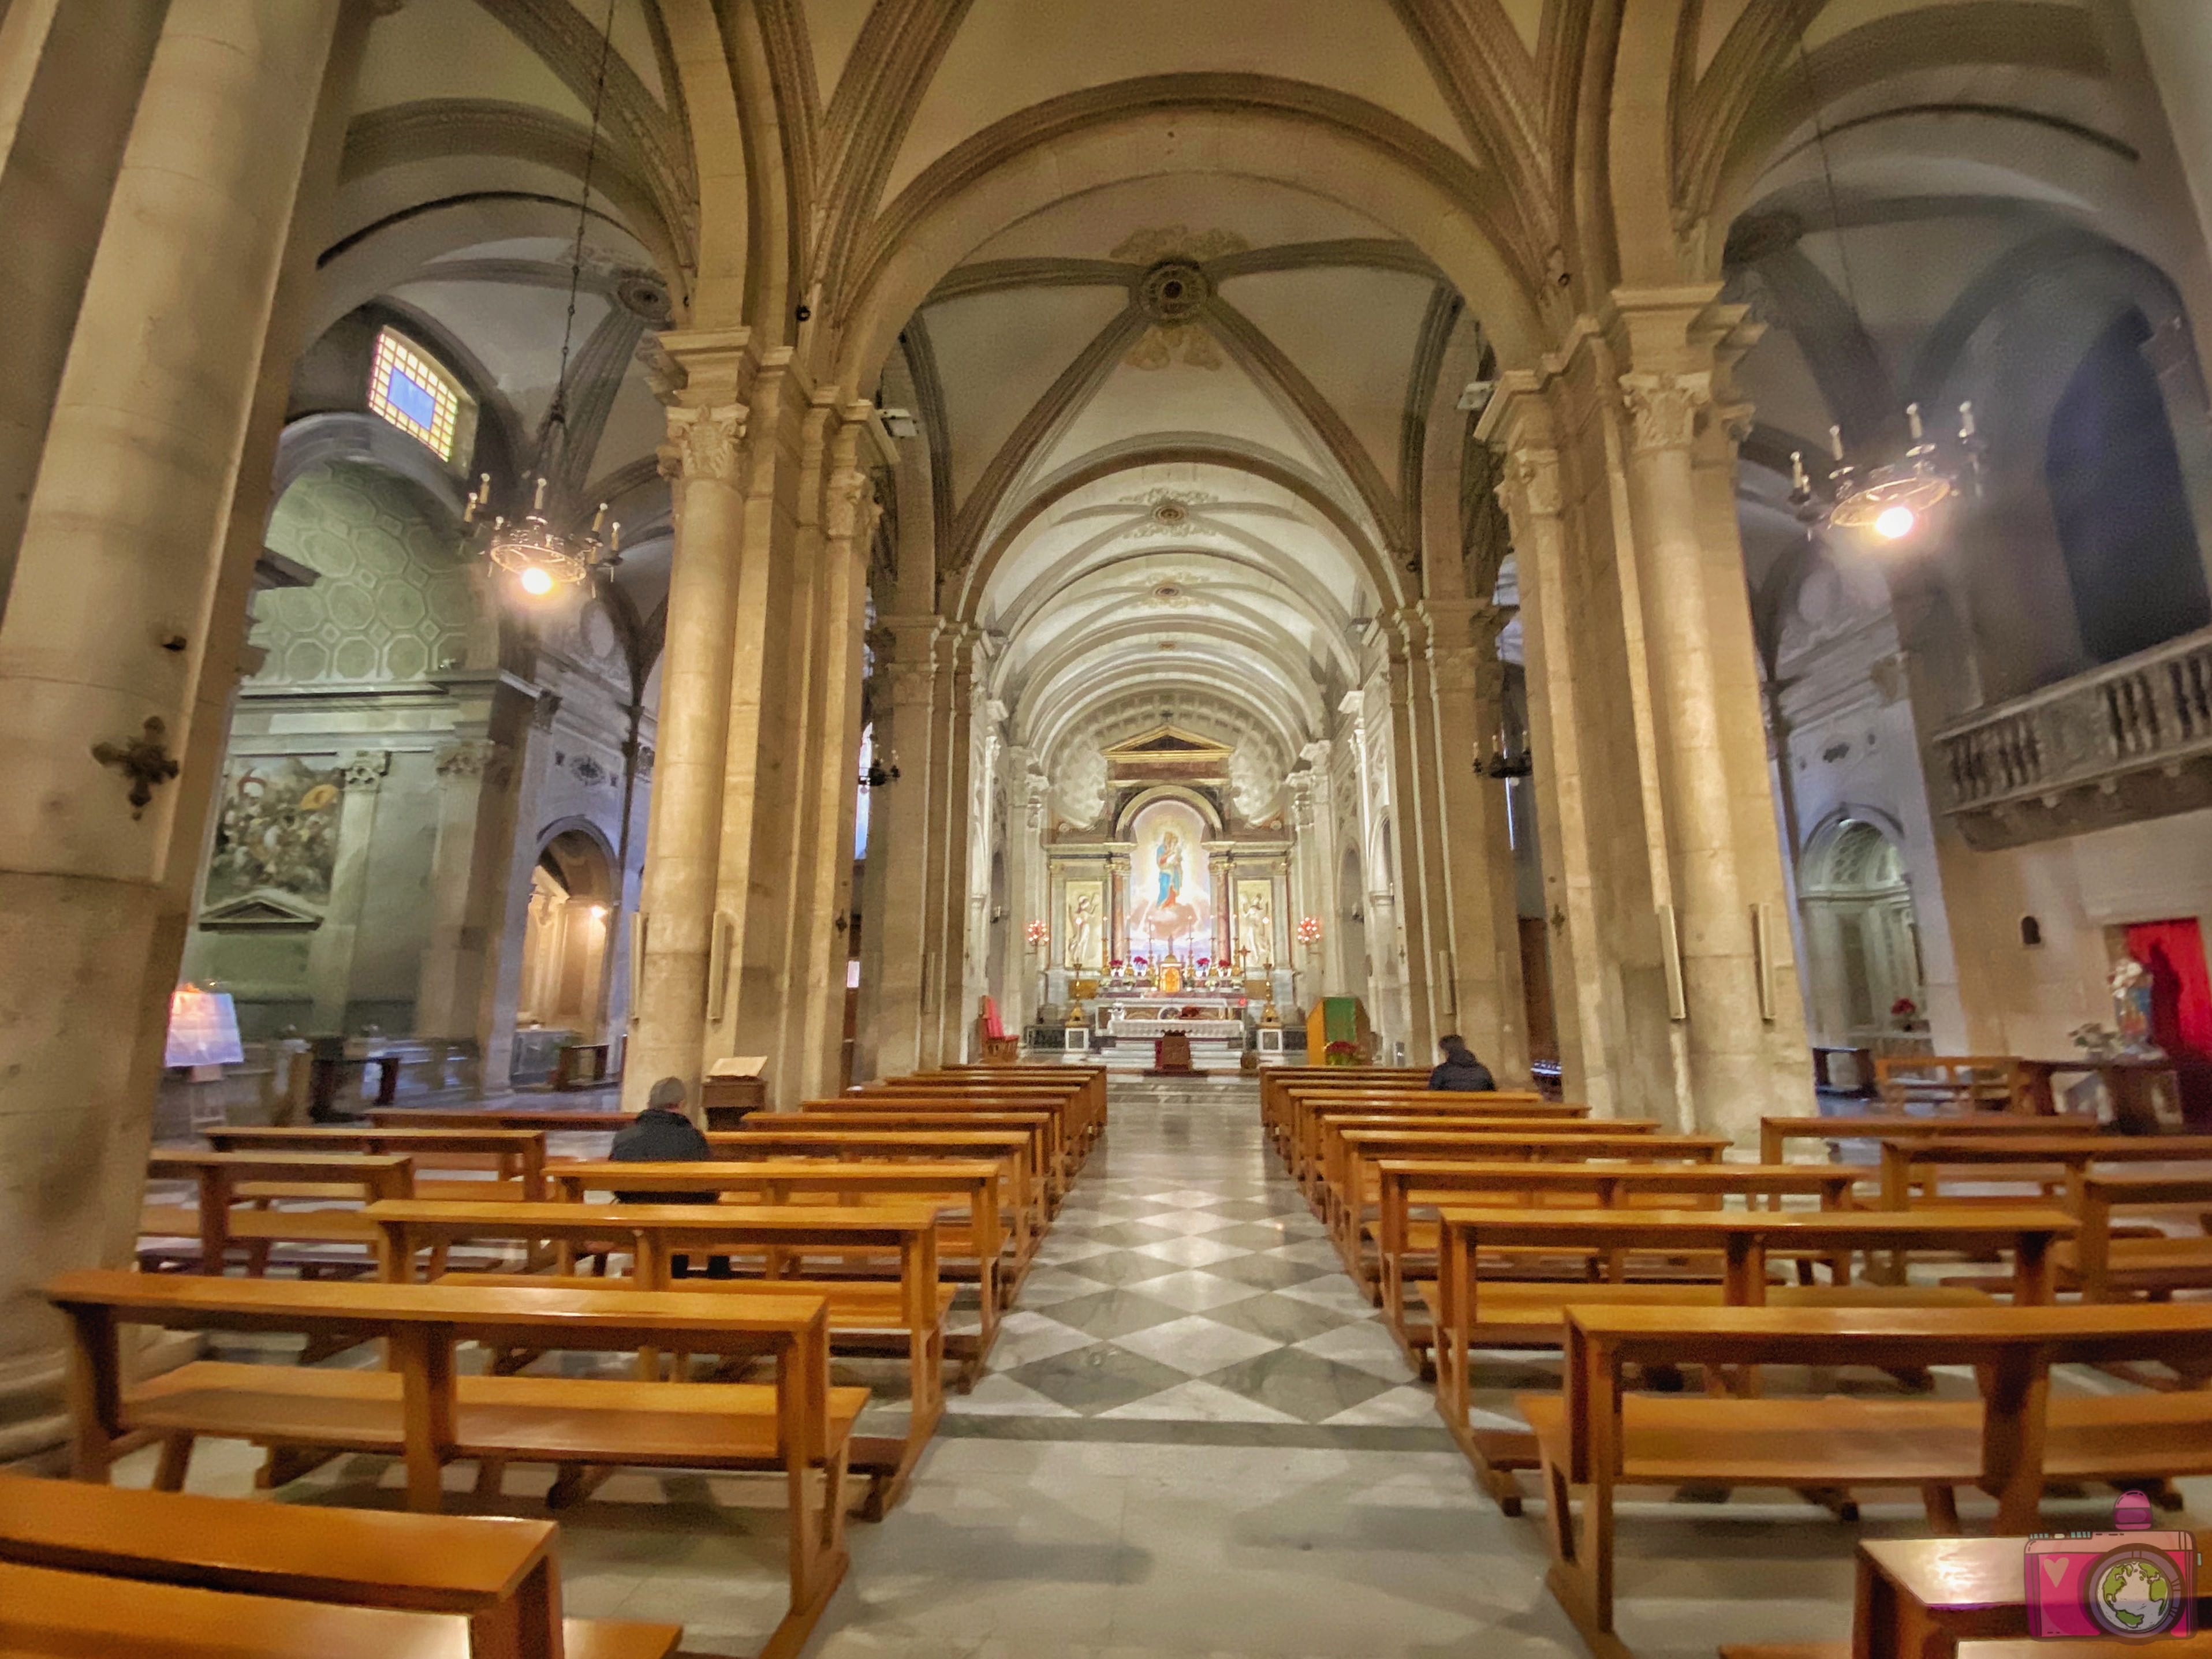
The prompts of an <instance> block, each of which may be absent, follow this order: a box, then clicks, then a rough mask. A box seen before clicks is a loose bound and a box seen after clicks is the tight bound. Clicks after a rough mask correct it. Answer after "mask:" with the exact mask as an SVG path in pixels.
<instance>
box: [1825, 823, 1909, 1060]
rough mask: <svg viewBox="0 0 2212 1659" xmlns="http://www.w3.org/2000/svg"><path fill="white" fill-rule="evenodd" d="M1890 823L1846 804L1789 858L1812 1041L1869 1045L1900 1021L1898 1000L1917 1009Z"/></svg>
mask: <svg viewBox="0 0 2212 1659" xmlns="http://www.w3.org/2000/svg"><path fill="white" fill-rule="evenodd" d="M1900 840H1901V838H1900V835H1899V831H1898V827H1897V826H1896V825H1894V824H1893V823H1891V822H1890V821H1889V820H1887V818H1885V817H1884V816H1882V815H1881V814H1876V813H1874V812H1872V811H1869V810H1868V809H1866V808H1858V807H1845V808H1841V809H1839V810H1838V812H1836V813H1835V814H1832V815H1831V816H1830V817H1829V818H1828V819H1827V820H1826V821H1825V822H1824V823H1822V824H1821V825H1820V827H1819V828H1817V829H1815V830H1814V832H1813V833H1812V835H1811V836H1810V837H1809V838H1808V839H1807V841H1806V844H1805V849H1804V851H1803V852H1802V854H1800V855H1799V858H1798V865H1797V896H1798V905H1799V909H1800V910H1801V911H1802V915H1803V917H1804V923H1805V946H1806V953H1807V963H1806V966H1807V969H1808V972H1807V984H1808V1002H1810V1004H1811V1007H1810V1009H1809V1012H1810V1014H1811V1016H1812V1018H1811V1025H1812V1027H1813V1032H1814V1040H1815V1041H1816V1042H1826V1043H1829V1044H1836V1045H1838V1046H1847V1047H1851V1048H1873V1047H1876V1046H1879V1045H1881V1044H1883V1043H1884V1042H1885V1041H1886V1040H1887V1039H1890V1038H1894V1037H1895V1036H1897V1035H1898V1034H1899V1033H1900V1032H1902V1031H1903V1030H1905V1027H1906V1025H1907V1023H1908V1022H1907V1020H1905V1017H1903V1016H1901V1015H1899V1014H1893V1012H1892V1010H1893V1008H1895V1007H1896V1006H1897V1004H1898V1003H1899V1000H1900V999H1905V1000H1909V1001H1910V1002H1911V1003H1912V1004H1913V1006H1914V1008H1915V1009H1916V1010H1917V1013H1916V1015H1915V1016H1914V1017H1913V1020H1912V1021H1911V1023H1913V1024H1917V1023H1918V1021H1919V1020H1921V1019H1923V1018H1924V1017H1925V1013H1926V1009H1927V1006H1928V996H1927V991H1926V989H1925V985H1924V983H1923V972H1922V967H1921V960H1920V938H1919V923H1918V920H1917V917H1916V916H1915V914H1914V911H1913V905H1912V892H1911V886H1910V884H1909V883H1908V882H1907V881H1906V880H1905V855H1904V851H1903V848H1902V846H1901V845H1900Z"/></svg>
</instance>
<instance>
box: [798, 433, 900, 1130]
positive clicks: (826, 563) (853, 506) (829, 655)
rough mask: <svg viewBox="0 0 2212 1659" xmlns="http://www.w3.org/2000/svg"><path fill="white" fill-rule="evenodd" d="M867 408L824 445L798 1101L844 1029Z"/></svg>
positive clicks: (826, 1085)
mask: <svg viewBox="0 0 2212 1659" xmlns="http://www.w3.org/2000/svg"><path fill="white" fill-rule="evenodd" d="M866 419H867V409H866V406H865V405H854V406H852V407H850V408H848V409H847V410H846V411H845V424H844V425H843V427H842V428H841V429H840V431H839V432H838V433H837V436H836V439H835V440H834V443H833V448H832V457H833V460H834V463H835V465H834V468H833V469H832V471H831V472H830V475H829V485H828V493H827V500H826V502H825V505H824V509H823V543H822V559H821V595H820V598H821V603H820V606H819V608H818V609H819V614H820V616H821V619H822V621H821V630H820V633H818V634H817V642H818V644H819V646H820V657H819V663H818V667H817V674H816V681H817V686H818V687H819V690H820V697H821V714H820V730H821V732H822V742H821V743H820V744H819V745H818V746H817V748H816V751H815V754H814V755H813V757H812V764H813V767H814V772H813V777H812V778H811V780H809V784H808V786H809V787H810V788H811V789H812V790H814V792H815V795H816V804H815V812H816V821H815V833H814V839H813V844H812V845H811V846H810V847H809V848H808V849H807V851H806V857H805V868H804V869H803V871H802V873H803V875H805V877H806V878H808V879H809V880H810V881H811V894H812V900H811V905H809V907H808V911H807V915H806V918H805V926H804V928H803V929H801V932H800V937H801V938H802V940H804V942H805V946H806V955H805V978H804V981H803V984H801V986H800V988H799V997H800V1002H801V1006H802V1007H803V1008H804V1010H805V1015H804V1017H805V1040H804V1044H803V1047H802V1050H801V1053H800V1069H799V1076H798V1085H799V1098H800V1099H816V1098H817V1097H819V1096H823V1095H829V1094H835V1093H836V1089H837V1077H838V1054H839V1050H840V1049H841V1048H842V1044H843V1042H844V1032H845V965H846V963H847V961H848V960H849V947H850V941H851V937H852V935H851V934H850V932H849V931H848V928H849V925H850V923H849V917H850V916H851V914H852V908H853V819H854V811H855V808H856V805H857V802H858V799H859V795H860V772H859V770H858V768H859V766H860V663H861V652H862V651H863V649H864V646H865V642H864V639H863V635H864V634H865V633H866V627H867V609H868V557H869V551H870V549H871V548H872V546H873V545H874V541H875V534H876V520H877V518H878V515H879V513H880V512H881V511H882V510H881V509H880V508H879V507H878V506H877V505H876V497H875V489H874V486H873V485H872V484H871V482H870V481H869V479H868V475H867V474H866V473H865V472H863V471H862V470H861V469H860V443H861V441H862V440H863V439H866V436H867V428H866V424H865V422H866Z"/></svg>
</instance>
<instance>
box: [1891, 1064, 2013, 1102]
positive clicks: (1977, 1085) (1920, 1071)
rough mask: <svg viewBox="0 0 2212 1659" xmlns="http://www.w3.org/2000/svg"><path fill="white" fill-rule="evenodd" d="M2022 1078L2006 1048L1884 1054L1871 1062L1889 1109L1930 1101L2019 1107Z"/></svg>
mask: <svg viewBox="0 0 2212 1659" xmlns="http://www.w3.org/2000/svg"><path fill="white" fill-rule="evenodd" d="M2026 1081H2027V1078H2026V1074H2025V1072H2024V1071H2023V1069H2022V1068H2021V1063H2020V1060H2019V1058H2018V1057H2016V1056H2014V1055H2009V1054H1883V1055H1877V1056H1876V1057H1875V1063H1874V1087H1875V1093H1877V1094H1879V1095H1880V1096H1881V1099H1882V1102H1883V1104H1884V1105H1887V1106H1888V1107H1889V1109H1890V1110H1891V1111H1900V1112H1901V1111H1904V1110H1905V1107H1906V1106H1907V1105H1937V1106H1944V1107H1951V1108H1955V1109H1957V1110H1960V1111H2014V1112H2024V1111H2027V1110H2028V1107H2027V1099H2026V1090H2025V1085H2026Z"/></svg>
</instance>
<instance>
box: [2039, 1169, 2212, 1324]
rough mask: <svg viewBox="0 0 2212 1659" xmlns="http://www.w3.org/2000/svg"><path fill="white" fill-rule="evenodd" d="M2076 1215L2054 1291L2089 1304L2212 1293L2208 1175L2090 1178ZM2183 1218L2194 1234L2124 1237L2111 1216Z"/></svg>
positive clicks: (2211, 1180) (2081, 1189)
mask: <svg viewBox="0 0 2212 1659" xmlns="http://www.w3.org/2000/svg"><path fill="white" fill-rule="evenodd" d="M2077 1193H2078V1196H2077V1197H2076V1199H2075V1205H2074V1213H2075V1216H2076V1217H2078V1218H2079V1219H2080V1220H2081V1232H2078V1233H2077V1234H2075V1238H2074V1239H2073V1242H2072V1243H2071V1244H2069V1245H2066V1246H2063V1247H2062V1248H2061V1249H2060V1250H2059V1252H2058V1256H2057V1267H2058V1285H2059V1288H2060V1289H2062V1290H2072V1291H2078V1292H2080V1293H2081V1297H2082V1299H2083V1300H2085V1301H2090V1302H2120V1301H2127V1300H2130V1299H2133V1298H2136V1297H2138V1296H2149V1297H2153V1298H2161V1297H2166V1296H2171V1295H2172V1293H2174V1292H2175V1291H2178V1290H2204V1289H2212V1171H2207V1172H2204V1173H2203V1174H2199V1175H2088V1174H2084V1175H2083V1176H2082V1177H2081V1181H2080V1183H2079V1185H2078V1189H2077ZM2143 1208H2152V1209H2156V1210H2160V1211H2164V1212H2166V1213H2168V1214H2172V1212H2174V1211H2176V1210H2180V1211H2185V1212H2187V1213H2188V1214H2190V1215H2191V1217H2192V1218H2193V1219H2194V1220H2195V1221H2196V1223H2197V1231H2196V1232H2194V1233H2181V1234H2172V1233H2165V1232H2160V1233H2158V1234H2156V1235H2154V1236H2151V1237H2133V1238H2131V1237H2127V1236H2125V1230H2124V1228H2123V1227H2119V1226H2116V1224H2115V1220H2114V1212H2115V1211H2118V1212H2121V1213H2123V1214H2124V1213H2125V1212H2127V1211H2130V1210H2136V1209H2143Z"/></svg>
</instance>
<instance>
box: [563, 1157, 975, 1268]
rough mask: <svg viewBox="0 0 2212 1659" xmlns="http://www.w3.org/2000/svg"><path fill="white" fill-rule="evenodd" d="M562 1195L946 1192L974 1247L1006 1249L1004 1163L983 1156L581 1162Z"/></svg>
mask: <svg viewBox="0 0 2212 1659" xmlns="http://www.w3.org/2000/svg"><path fill="white" fill-rule="evenodd" d="M552 1175H553V1178H554V1184H555V1185H556V1187H557V1188H558V1189H559V1191H558V1193H557V1194H556V1196H559V1197H561V1198H562V1199H563V1200H565V1201H567V1202H582V1201H583V1195H584V1194H585V1193H586V1192H616V1191H622V1192H715V1193H732V1192H743V1193H748V1194H751V1195H753V1196H754V1199H755V1202H759V1203H763V1204H771V1205H773V1204H787V1203H789V1202H792V1200H793V1198H794V1197H795V1196H797V1195H799V1194H801V1193H804V1194H807V1195H810V1196H813V1197H815V1198H817V1199H819V1198H820V1197H822V1196H828V1197H829V1198H831V1199H833V1200H836V1201H838V1202H840V1203H841V1204H842V1205H845V1206H853V1205H857V1204H859V1203H861V1202H880V1201H882V1200H883V1199H884V1198H890V1199H893V1200H896V1199H899V1198H902V1197H907V1196H942V1197H944V1198H945V1199H947V1200H949V1201H951V1202H953V1203H956V1204H957V1205H958V1206H960V1207H961V1208H964V1209H965V1210H966V1211H967V1212H968V1220H969V1234H970V1238H971V1242H972V1244H973V1246H974V1249H975V1253H976V1254H977V1255H978V1256H984V1257H991V1256H997V1255H998V1253H999V1251H1000V1250H1002V1249H1003V1248H1004V1247H1005V1244H1006V1236H1005V1235H1006V1228H1005V1225H1004V1223H1003V1221H1002V1220H1001V1219H1000V1212H999V1182H1000V1167H999V1166H998V1165H997V1164H995V1163H993V1162H990V1161H988V1160H987V1159H957V1160H930V1161H922V1160H916V1161H915V1162H912V1163H882V1164H818V1163H817V1164H809V1163H803V1162H777V1161H775V1160H774V1159H754V1160H750V1161H744V1160H741V1161H734V1162H732V1161H720V1160H718V1161H714V1162H710V1163H684V1164H642V1163H637V1164H630V1163H625V1164H617V1163H614V1162H612V1161H605V1162H574V1163H564V1164H556V1165H555V1166H553V1170H552Z"/></svg>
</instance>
